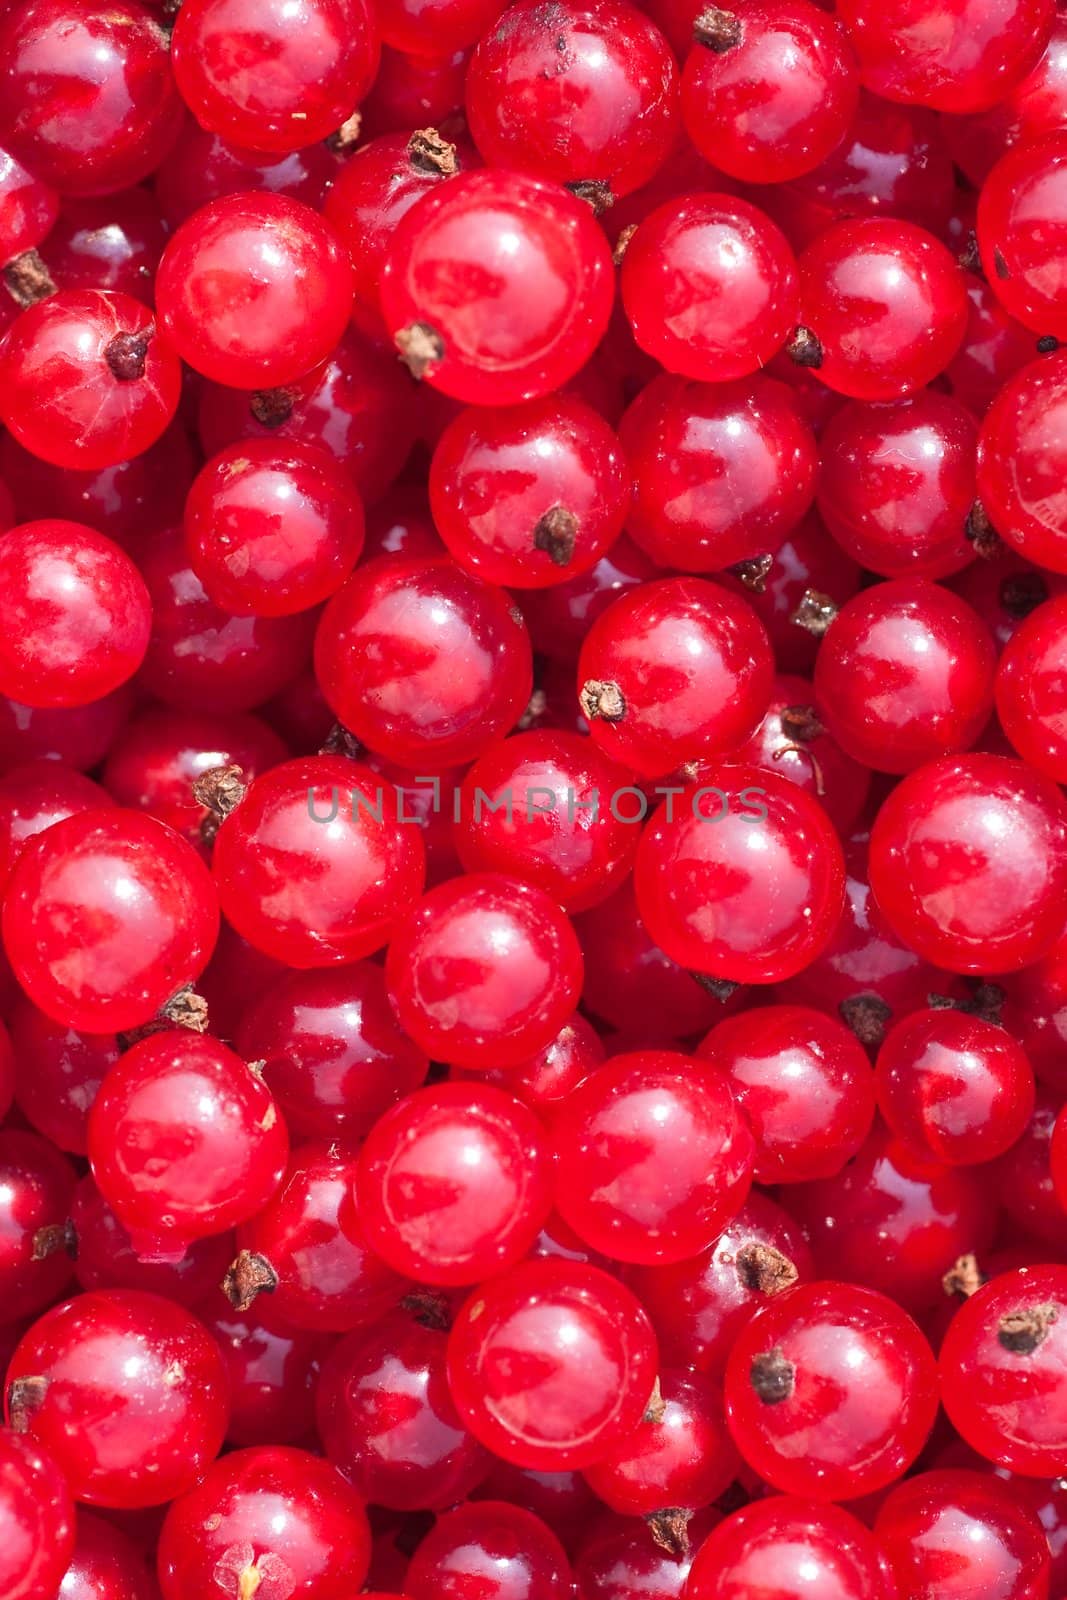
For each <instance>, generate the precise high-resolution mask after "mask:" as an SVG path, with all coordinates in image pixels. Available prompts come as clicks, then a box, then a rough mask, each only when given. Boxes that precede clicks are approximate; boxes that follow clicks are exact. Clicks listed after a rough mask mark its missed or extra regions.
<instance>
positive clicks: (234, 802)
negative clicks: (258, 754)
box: [193, 767, 248, 844]
mask: <svg viewBox="0 0 1067 1600" xmlns="http://www.w3.org/2000/svg"><path fill="white" fill-rule="evenodd" d="M247 793H248V785H247V784H246V783H245V775H244V772H243V771H242V770H241V768H240V767H209V768H208V770H207V772H202V773H201V774H200V776H199V778H197V779H196V781H195V783H194V784H193V798H194V800H195V801H196V803H197V805H199V806H204V807H205V808H206V810H207V813H208V814H207V816H206V817H205V818H204V820H203V822H202V823H201V824H200V837H201V838H202V839H203V841H204V843H205V844H211V843H212V841H213V840H214V838H215V835H216V834H217V833H218V831H219V828H220V827H221V826H222V824H223V823H224V822H225V821H226V818H227V817H228V816H229V815H230V813H231V812H233V811H236V809H237V807H238V806H239V805H240V804H241V801H242V800H243V799H244V797H245V795H246V794H247Z"/></svg>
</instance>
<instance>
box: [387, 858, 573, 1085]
mask: <svg viewBox="0 0 1067 1600" xmlns="http://www.w3.org/2000/svg"><path fill="white" fill-rule="evenodd" d="M386 978H387V981H388V984H389V993H390V996H391V999H392V1003H393V1007H394V1009H395V1011H396V1014H397V1017H398V1019H399V1021H400V1025H401V1027H402V1028H403V1029H404V1031H405V1032H406V1033H408V1034H410V1036H411V1037H412V1038H413V1039H414V1040H415V1042H416V1044H418V1045H419V1046H420V1048H421V1049H423V1050H425V1051H426V1053H427V1055H429V1056H430V1057H431V1059H433V1060H436V1061H448V1062H450V1063H453V1064H454V1065H456V1066H460V1067H479V1066H483V1067H506V1066H511V1065H514V1066H517V1065H518V1064H519V1063H520V1062H521V1061H524V1060H526V1059H527V1057H529V1056H531V1055H533V1054H534V1052H535V1051H537V1050H541V1049H543V1048H544V1047H545V1045H547V1044H549V1043H551V1041H552V1040H553V1039H554V1038H555V1037H556V1035H557V1034H558V1033H559V1030H560V1028H561V1027H562V1026H563V1024H564V1023H565V1022H566V1021H567V1020H568V1018H569V1017H570V1014H571V1012H572V1011H573V1010H574V1007H575V1005H576V1003H577V1000H578V996H579V994H580V992H581V985H582V956H581V950H580V948H579V945H578V940H577V938H576V937H575V934H574V930H573V928H572V927H571V924H570V922H569V921H568V919H567V917H566V916H565V915H564V914H563V912H562V911H561V910H560V909H559V907H558V906H557V905H556V904H555V902H554V901H552V900H551V899H550V898H549V896H548V895H547V894H545V892H544V890H542V889H538V888H535V887H534V886H533V885H531V884H526V883H519V882H517V881H516V880H515V879H513V878H506V877H504V876H503V875H502V874H498V873H490V872H484V873H469V874H467V875H466V876H465V877H462V878H454V879H452V880H451V881H450V882H448V883H443V884H440V885H438V887H437V888H436V889H431V890H430V892H429V894H427V895H426V896H424V898H423V899H422V900H421V901H420V903H419V904H418V905H417V906H416V907H415V909H414V910H413V911H412V912H411V913H410V914H409V915H408V916H407V918H406V919H405V921H404V922H403V923H402V925H401V926H400V928H399V929H398V930H397V932H396V933H395V934H394V936H393V939H392V942H391V944H390V946H389V954H388V956H387V958H386Z"/></svg>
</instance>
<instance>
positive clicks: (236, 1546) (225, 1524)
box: [159, 1447, 371, 1600]
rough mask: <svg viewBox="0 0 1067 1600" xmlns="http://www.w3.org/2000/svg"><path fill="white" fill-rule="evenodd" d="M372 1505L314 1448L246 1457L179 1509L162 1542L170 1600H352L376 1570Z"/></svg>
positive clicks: (213, 1474) (233, 1458) (213, 1475)
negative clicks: (215, 1592) (243, 1598)
mask: <svg viewBox="0 0 1067 1600" xmlns="http://www.w3.org/2000/svg"><path fill="white" fill-rule="evenodd" d="M370 1551H371V1537H370V1528H369V1527H368V1524H367V1516H366V1512H365V1511H364V1509H363V1502H362V1500H360V1498H359V1496H358V1495H357V1494H356V1492H355V1490H354V1489H352V1488H351V1487H350V1486H349V1485H348V1484H347V1483H346V1482H345V1481H344V1479H343V1478H342V1477H341V1474H340V1473H339V1472H337V1471H336V1469H335V1468H334V1467H331V1466H330V1465H329V1463H328V1462H325V1461H320V1460H319V1459H318V1458H317V1457H315V1456H313V1455H311V1454H310V1453H309V1452H308V1451H306V1450H292V1449H284V1448H277V1447H272V1448H263V1449H251V1450H237V1451H234V1453H233V1454H232V1455H228V1456H226V1457H225V1458H224V1459H223V1460H222V1461H217V1462H215V1464H214V1465H213V1466H212V1467H211V1468H210V1469H209V1470H208V1471H207V1472H206V1473H205V1475H204V1476H203V1478H202V1479H201V1481H200V1482H199V1483H198V1484H196V1486H195V1487H194V1488H190V1490H189V1492H188V1493H187V1494H184V1495H182V1497H181V1498H180V1499H179V1500H177V1501H176V1502H175V1504H174V1505H173V1506H171V1508H170V1510H169V1511H168V1512H167V1516H166V1520H165V1521H164V1524H163V1529H162V1532H161V1534H160V1539H159V1582H160V1587H161V1589H162V1591H163V1597H164V1600H196V1596H198V1595H203V1594H205V1593H210V1591H211V1588H212V1587H215V1588H218V1589H220V1590H222V1592H223V1593H230V1594H234V1595H241V1594H242V1590H243V1592H244V1594H245V1595H254V1594H256V1593H257V1591H258V1592H261V1593H262V1594H264V1596H269V1595H270V1594H271V1592H272V1591H273V1592H274V1593H275V1594H276V1595H282V1594H290V1595H298V1594H305V1595H308V1596H310V1595H315V1596H316V1600H349V1597H350V1596H351V1595H353V1594H356V1593H358V1592H359V1589H360V1586H361V1585H362V1583H363V1580H364V1578H365V1577H366V1576H367V1569H368V1567H369V1565H370Z"/></svg>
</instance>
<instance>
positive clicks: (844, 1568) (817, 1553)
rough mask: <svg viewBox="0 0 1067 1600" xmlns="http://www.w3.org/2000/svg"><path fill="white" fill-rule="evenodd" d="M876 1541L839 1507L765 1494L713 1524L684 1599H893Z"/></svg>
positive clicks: (890, 1583)
mask: <svg viewBox="0 0 1067 1600" xmlns="http://www.w3.org/2000/svg"><path fill="white" fill-rule="evenodd" d="M883 1560H884V1558H883V1556H882V1553H881V1551H880V1550H879V1548H878V1545H877V1543H876V1542H875V1540H874V1539H873V1538H872V1537H871V1534H870V1533H869V1532H868V1530H867V1529H866V1528H865V1527H864V1525H863V1523H862V1522H860V1521H859V1519H858V1518H857V1517H854V1516H852V1515H851V1513H850V1512H848V1511H845V1510H844V1509H843V1508H842V1507H841V1506H828V1505H818V1504H817V1503H815V1502H813V1501H810V1500H798V1499H794V1498H793V1497H792V1496H788V1495H770V1496H768V1498H767V1499H765V1500H759V1501H756V1502H755V1503H754V1504H752V1505H749V1506H745V1507H744V1508H743V1509H742V1510H740V1511H735V1512H734V1514H733V1516H732V1517H727V1519H726V1521H725V1522H721V1523H720V1524H719V1526H718V1527H717V1528H713V1529H712V1531H711V1533H710V1534H709V1535H708V1537H707V1539H705V1541H704V1543H703V1544H702V1545H701V1547H700V1549H699V1550H698V1552H697V1555H696V1558H695V1560H694V1562H693V1570H692V1572H691V1574H690V1578H689V1583H688V1586H687V1587H686V1591H685V1593H686V1597H687V1600H749V1597H751V1596H753V1595H757V1594H761V1593H762V1594H766V1595H772V1594H773V1595H774V1600H807V1596H808V1595H809V1594H818V1596H819V1600H893V1596H894V1595H895V1592H896V1591H895V1589H894V1587H893V1584H892V1580H891V1579H890V1577H889V1574H888V1573H887V1572H886V1570H885V1567H884V1565H883Z"/></svg>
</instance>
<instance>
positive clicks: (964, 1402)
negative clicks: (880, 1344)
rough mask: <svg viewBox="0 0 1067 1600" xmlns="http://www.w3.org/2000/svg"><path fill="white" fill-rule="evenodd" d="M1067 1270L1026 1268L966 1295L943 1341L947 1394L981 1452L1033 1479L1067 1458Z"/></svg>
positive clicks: (1059, 1468) (1056, 1471) (957, 1423)
mask: <svg viewBox="0 0 1067 1600" xmlns="http://www.w3.org/2000/svg"><path fill="white" fill-rule="evenodd" d="M1065 1340H1067V1268H1065V1267H1063V1266H1059V1265H1050V1266H1038V1267H1020V1268H1019V1269H1018V1270H1017V1271H1014V1272H1005V1273H1003V1274H1001V1275H1000V1276H999V1277H996V1278H994V1279H992V1281H991V1282H989V1283H987V1284H986V1285H985V1286H984V1287H983V1288H981V1289H979V1290H978V1291H977V1293H976V1294H973V1295H972V1296H971V1297H970V1299H969V1300H966V1301H964V1303H963V1305H961V1306H960V1308H959V1310H958V1311H957V1312H956V1315H955V1316H954V1317H953V1319H952V1321H951V1323H950V1324H949V1328H948V1332H947V1333H946V1334H945V1339H944V1343H943V1344H942V1346H941V1399H942V1402H943V1404H944V1407H945V1410H946V1411H947V1412H948V1417H949V1421H950V1422H951V1423H952V1425H953V1427H955V1428H956V1430H957V1431H958V1432H959V1433H960V1434H961V1435H962V1437H963V1438H964V1439H965V1440H966V1441H967V1443H968V1444H969V1445H971V1446H972V1448H973V1449H975V1450H977V1451H978V1453H979V1455H981V1456H984V1457H985V1458H986V1460H988V1461H996V1462H998V1463H999V1464H1000V1465H1001V1466H1005V1467H1010V1468H1011V1470H1012V1471H1013V1472H1022V1473H1024V1474H1026V1475H1027V1476H1030V1477H1040V1478H1056V1477H1060V1476H1061V1475H1062V1473H1063V1470H1064V1463H1065V1462H1067V1403H1065V1401H1064V1389H1065V1387H1067V1376H1065V1374H1067V1365H1065V1362H1064V1355H1063V1350H1064V1343H1065Z"/></svg>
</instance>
